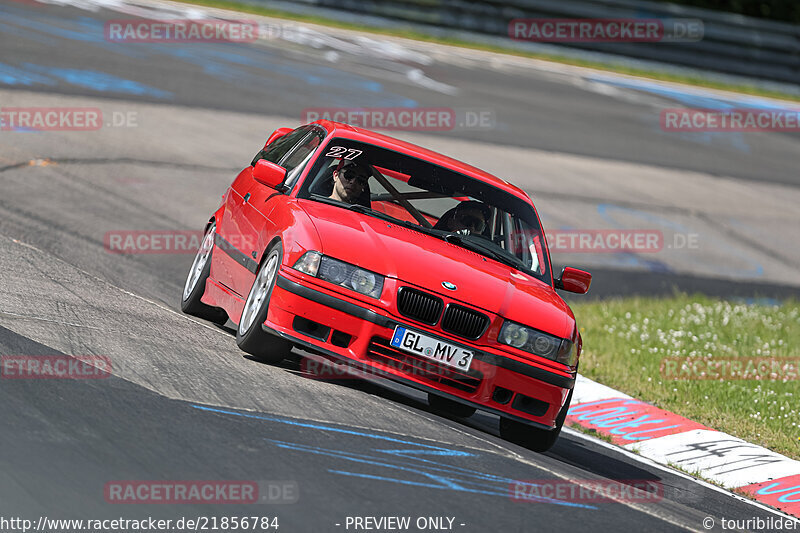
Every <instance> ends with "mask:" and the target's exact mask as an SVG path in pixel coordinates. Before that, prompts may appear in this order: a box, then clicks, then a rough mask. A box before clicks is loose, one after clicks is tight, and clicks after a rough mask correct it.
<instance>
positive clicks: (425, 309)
mask: <svg viewBox="0 0 800 533" xmlns="http://www.w3.org/2000/svg"><path fill="white" fill-rule="evenodd" d="M442 307H444V302H443V301H442V299H441V298H439V297H437V296H434V295H433V294H428V293H427V292H422V291H418V290H417V289H412V288H410V287H400V290H399V291H397V310H398V311H400V314H401V315H403V316H407V317H408V318H413V319H414V320H419V321H420V322H424V323H425V324H436V322H438V321H439V316H440V315H441V314H442Z"/></svg>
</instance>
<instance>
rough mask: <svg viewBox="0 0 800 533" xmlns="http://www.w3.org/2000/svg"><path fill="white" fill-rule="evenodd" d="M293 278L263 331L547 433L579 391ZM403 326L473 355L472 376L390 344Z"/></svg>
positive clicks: (563, 380)
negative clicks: (471, 352) (467, 350)
mask: <svg viewBox="0 0 800 533" xmlns="http://www.w3.org/2000/svg"><path fill="white" fill-rule="evenodd" d="M292 278H294V276H292V274H291V273H289V272H285V271H281V272H280V273H279V275H278V279H277V283H276V286H275V288H274V290H273V292H272V295H271V297H270V306H269V314H268V316H267V320H266V322H265V323H264V325H263V326H262V327H263V328H264V330H265V331H267V332H269V333H271V334H274V335H278V336H281V337H283V338H286V339H288V340H290V341H292V342H293V343H295V344H297V345H299V346H301V347H303V348H305V349H307V350H310V351H312V352H316V353H319V354H321V355H323V356H324V357H326V358H329V359H333V360H335V361H341V362H345V363H347V364H348V365H349V366H352V367H354V368H356V369H358V370H361V371H363V372H365V373H368V374H371V375H379V376H382V377H386V378H389V379H391V380H393V381H397V382H400V383H403V384H405V385H408V386H411V387H414V388H417V389H420V390H423V391H426V392H433V393H435V394H437V395H440V396H444V397H446V398H450V399H452V400H455V401H458V402H460V403H464V404H468V405H472V406H473V407H476V408H479V409H482V410H484V411H489V412H493V413H495V414H498V415H500V416H503V417H506V418H511V419H515V420H518V421H522V422H525V423H527V424H530V425H533V426H537V427H540V428H544V429H550V428H553V427H554V425H555V420H556V417H557V416H558V413H559V412H560V411H561V408H562V407H563V405H564V402H565V401H566V398H567V395H568V394H569V391H570V390H571V389H572V388H573V387H574V385H575V378H574V377H571V376H565V375H560V374H556V373H553V372H550V371H548V370H546V369H544V368H540V367H537V366H535V365H532V364H527V363H525V362H522V361H518V360H515V359H513V358H510V357H506V356H504V355H501V354H497V353H492V352H490V351H488V350H486V349H483V348H481V347H479V346H474V345H471V344H470V343H469V342H464V341H463V340H460V339H459V338H457V337H444V336H443V335H441V333H440V332H438V331H431V330H430V329H429V328H427V327H426V326H424V325H421V324H416V323H412V322H410V321H407V320H399V319H397V318H395V317H392V316H388V315H387V314H385V311H383V310H380V309H369V308H367V307H364V305H363V304H362V303H361V302H358V303H356V301H350V300H348V299H347V298H346V297H344V296H343V295H341V294H336V293H333V292H329V291H327V290H326V289H323V288H321V287H313V288H312V287H309V286H307V285H306V284H304V280H302V279H299V278H295V279H292ZM397 325H402V326H404V327H408V328H410V329H413V330H417V331H421V332H423V333H425V334H426V335H430V336H433V337H436V338H439V339H441V340H443V341H446V342H448V343H451V344H459V345H462V346H464V347H465V348H468V349H470V350H472V351H474V352H475V356H474V358H473V362H472V365H471V368H470V371H469V373H468V375H467V374H465V373H462V372H457V371H452V370H451V369H449V368H447V367H442V366H441V365H439V364H438V363H432V362H430V361H428V360H424V359H420V358H417V357H415V356H412V355H409V354H406V353H404V352H401V351H399V350H396V349H394V348H392V347H391V346H389V340H390V339H391V338H392V335H393V333H394V328H395V326H397Z"/></svg>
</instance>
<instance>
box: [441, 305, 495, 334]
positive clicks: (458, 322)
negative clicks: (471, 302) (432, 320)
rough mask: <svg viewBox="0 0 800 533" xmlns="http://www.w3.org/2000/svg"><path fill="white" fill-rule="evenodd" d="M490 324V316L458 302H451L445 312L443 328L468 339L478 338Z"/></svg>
mask: <svg viewBox="0 0 800 533" xmlns="http://www.w3.org/2000/svg"><path fill="white" fill-rule="evenodd" d="M488 325H489V317H488V316H486V315H484V314H483V313H479V312H478V311H473V310H472V309H469V308H467V307H463V306H461V305H458V304H450V305H448V306H447V309H446V310H445V312H444V319H443V320H442V329H443V330H445V331H449V332H450V333H455V334H456V335H460V336H462V337H466V338H468V339H477V338H478V337H480V336H481V335H483V332H484V331H485V330H486V327H487V326H488Z"/></svg>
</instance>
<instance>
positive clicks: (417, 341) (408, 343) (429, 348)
mask: <svg viewBox="0 0 800 533" xmlns="http://www.w3.org/2000/svg"><path fill="white" fill-rule="evenodd" d="M391 345H392V346H394V347H395V348H399V349H401V350H403V351H406V352H408V353H413V354H414V355H418V356H420V357H425V358H426V359H431V360H433V361H436V362H438V363H441V364H443V365H447V366H450V367H453V368H457V369H458V370H462V371H465V372H466V371H467V370H469V367H470V365H471V364H472V357H473V356H474V355H475V353H474V352H472V351H470V350H464V349H463V348H460V347H458V346H456V345H455V344H450V343H448V342H442V341H440V340H437V339H435V338H433V337H430V336H428V335H425V334H424V333H420V332H418V331H412V330H410V329H408V328H404V327H403V326H397V327H396V328H394V335H393V336H392V342H391Z"/></svg>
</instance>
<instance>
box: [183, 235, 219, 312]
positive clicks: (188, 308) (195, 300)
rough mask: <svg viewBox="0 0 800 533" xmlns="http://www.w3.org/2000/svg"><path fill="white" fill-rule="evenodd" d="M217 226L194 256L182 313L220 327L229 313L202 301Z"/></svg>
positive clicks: (187, 279) (185, 288)
mask: <svg viewBox="0 0 800 533" xmlns="http://www.w3.org/2000/svg"><path fill="white" fill-rule="evenodd" d="M216 231H217V224H216V223H212V224H211V226H209V227H208V229H207V230H206V234H205V235H204V236H203V242H202V243H201V244H200V249H199V250H197V254H196V255H195V256H194V261H193V262H192V268H190V269H189V274H188V275H187V276H186V283H185V284H184V286H183V294H182V297H181V311H183V312H184V313H186V314H187V315H193V316H196V317H198V318H202V319H204V320H209V321H211V322H213V323H215V324H217V325H219V326H221V325H223V324H225V322H227V321H228V313H226V312H225V311H224V310H222V309H220V308H219V307H212V306H210V305H207V304H204V303H203V302H202V301H200V298H202V297H203V293H204V292H205V290H206V280H207V279H208V276H209V274H210V273H211V257H212V254H213V252H214V235H215V234H216Z"/></svg>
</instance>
